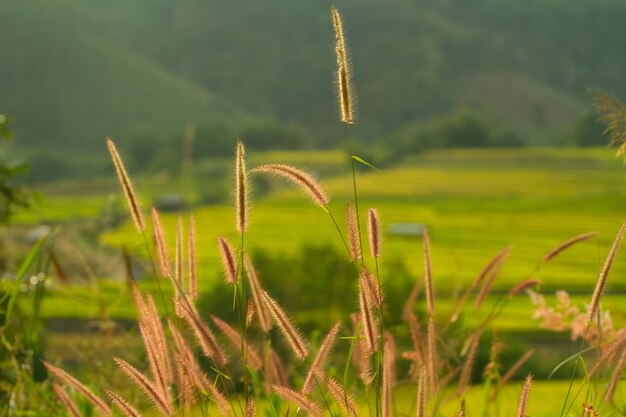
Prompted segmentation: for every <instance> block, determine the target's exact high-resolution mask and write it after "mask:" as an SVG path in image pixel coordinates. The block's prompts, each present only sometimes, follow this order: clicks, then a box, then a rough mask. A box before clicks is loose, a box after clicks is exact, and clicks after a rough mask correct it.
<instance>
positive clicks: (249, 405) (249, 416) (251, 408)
mask: <svg viewBox="0 0 626 417" xmlns="http://www.w3.org/2000/svg"><path fill="white" fill-rule="evenodd" d="M254 416H256V406H255V405H254V400H253V399H252V397H249V398H248V401H247V402H246V417H254Z"/></svg>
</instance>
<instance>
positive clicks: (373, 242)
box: [367, 208, 381, 258]
mask: <svg viewBox="0 0 626 417" xmlns="http://www.w3.org/2000/svg"><path fill="white" fill-rule="evenodd" d="M367 231H368V232H369V233H368V234H369V241H370V252H371V254H372V256H373V257H374V258H378V257H380V240H381V238H380V236H381V234H380V217H379V215H378V210H376V209H374V208H370V209H368V210H367Z"/></svg>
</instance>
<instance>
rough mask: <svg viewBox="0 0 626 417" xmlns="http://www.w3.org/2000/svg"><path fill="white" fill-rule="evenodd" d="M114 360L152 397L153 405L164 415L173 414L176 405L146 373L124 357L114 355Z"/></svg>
mask: <svg viewBox="0 0 626 417" xmlns="http://www.w3.org/2000/svg"><path fill="white" fill-rule="evenodd" d="M113 360H114V361H115V363H116V364H117V365H118V366H119V367H120V369H121V370H122V371H123V372H124V373H125V374H126V376H128V378H129V379H130V380H131V381H132V382H133V383H134V384H135V385H137V386H138V387H139V388H140V389H141V390H142V391H143V392H144V393H145V394H146V396H147V397H148V399H150V401H151V402H152V403H153V405H154V406H155V407H156V408H157V409H158V410H159V412H160V413H161V414H162V415H164V416H173V415H174V407H173V406H172V404H171V403H170V402H168V401H167V399H166V398H165V397H164V396H163V395H162V393H161V392H160V391H159V390H158V389H157V387H155V386H154V384H153V383H152V382H151V381H150V380H149V379H148V378H146V376H145V375H144V374H142V373H141V372H139V371H138V370H137V369H135V368H134V367H133V366H132V365H130V364H129V363H128V362H126V361H125V360H124V359H121V358H118V357H114V358H113Z"/></svg>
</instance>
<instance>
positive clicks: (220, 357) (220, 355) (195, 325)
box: [176, 300, 227, 366]
mask: <svg viewBox="0 0 626 417" xmlns="http://www.w3.org/2000/svg"><path fill="white" fill-rule="evenodd" d="M176 303H177V304H178V306H179V307H178V308H179V309H180V311H181V312H182V318H183V319H184V320H185V322H186V323H187V325H188V326H189V327H190V328H191V330H193V333H194V334H195V336H196V340H197V341H198V343H200V347H201V348H202V352H203V353H204V354H205V356H206V357H207V358H211V359H213V360H214V361H215V363H217V365H219V366H222V365H224V364H225V363H226V362H227V358H226V354H225V353H224V351H223V350H222V347H221V346H220V345H219V343H218V342H217V339H216V337H215V335H214V334H213V332H212V331H211V329H210V328H209V326H207V325H206V324H205V323H204V322H203V321H202V319H201V318H200V316H199V314H198V312H197V311H196V310H195V308H193V307H192V306H190V305H188V303H185V302H183V301H180V300H177V301H176Z"/></svg>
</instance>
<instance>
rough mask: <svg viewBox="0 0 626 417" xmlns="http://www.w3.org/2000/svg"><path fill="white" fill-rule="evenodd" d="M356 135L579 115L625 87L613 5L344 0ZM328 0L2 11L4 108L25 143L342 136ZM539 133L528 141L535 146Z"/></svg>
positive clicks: (0, 95) (548, 121)
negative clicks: (271, 130) (270, 128)
mask: <svg viewBox="0 0 626 417" xmlns="http://www.w3.org/2000/svg"><path fill="white" fill-rule="evenodd" d="M337 6H338V7H339V8H340V10H341V12H342V14H343V15H344V18H345V29H346V33H347V35H348V41H349V46H350V49H351V57H352V62H353V67H354V79H355V84H356V92H357V96H358V124H357V125H356V127H355V129H354V131H355V134H357V135H358V136H359V137H361V138H363V139H369V140H376V139H380V138H385V137H386V136H388V135H389V134H391V133H392V132H396V131H402V130H403V129H405V128H406V127H407V126H415V125H416V124H420V123H426V122H428V121H429V120H430V119H431V118H433V117H440V116H446V115H450V114H452V113H457V112H459V111H467V110H469V111H472V112H477V113H479V114H482V115H484V116H485V117H486V118H488V119H489V120H492V121H493V122H494V123H497V124H500V125H502V126H504V127H505V128H507V129H513V130H516V131H518V132H522V133H523V134H524V135H525V139H524V140H525V141H526V142H527V143H528V142H530V143H533V144H535V145H536V144H540V143H537V142H539V141H540V140H543V139H544V137H545V135H542V133H544V132H545V131H553V130H554V129H561V130H563V131H567V128H568V127H569V126H571V125H572V124H573V123H574V122H575V121H576V120H579V119H580V117H581V116H583V115H584V114H588V113H590V112H591V111H592V110H591V106H590V105H589V102H590V98H589V95H588V93H587V88H588V87H602V88H605V89H608V90H611V91H615V92H616V93H617V94H618V95H624V94H626V84H625V83H623V82H622V77H623V74H624V70H625V69H626V57H623V56H622V54H620V53H619V52H620V51H622V50H623V46H624V45H623V43H624V39H626V37H625V36H624V35H625V32H626V29H624V25H623V24H622V22H623V21H624V20H625V19H626V4H625V3H623V2H621V1H618V0H602V1H596V2H587V1H585V0H569V1H564V0H529V1H526V2H522V3H520V2H516V1H513V0H508V1H502V0H499V1H496V0H476V1H472V2H471V4H470V2H467V1H464V0H441V1H437V2H426V1H408V0H390V1H388V2H378V1H373V0H367V1H363V0H359V1H357V0H344V1H342V2H341V3H340V4H337ZM329 10H330V2H284V1H280V0H260V1H255V2H244V3H238V2H221V1H214V0H205V1H199V0H180V1H177V2H175V3H174V2H169V1H164V0H133V1H122V0H112V1H109V2H101V1H96V0H60V1H56V2H48V1H41V0H36V1H29V2H24V1H18V0H7V1H5V2H3V6H2V13H1V14H0V50H1V51H2V59H0V111H2V112H6V113H9V114H13V115H15V119H16V122H15V126H14V129H15V131H16V133H17V136H18V138H19V140H18V143H21V144H22V145H23V146H30V147H33V146H39V147H40V149H44V148H41V147H42V146H48V144H54V145H55V146H57V145H60V144H69V145H72V146H79V145H81V144H85V145H91V144H93V143H94V142H95V143H97V144H98V146H101V140H102V137H103V136H104V135H105V134H112V135H115V136H120V135H122V136H123V135H127V134H129V133H130V132H136V131H137V130H142V129H144V130H150V131H158V132H165V131H167V132H173V131H176V132H181V131H182V129H183V127H184V126H185V124H186V123H187V122H189V121H191V122H195V123H196V125H200V126H202V125H211V124H212V123H213V122H215V121H219V122H225V123H229V122H240V121H241V120H242V117H245V116H243V115H244V114H250V115H253V116H255V117H261V118H264V120H271V121H273V122H274V123H276V124H278V125H285V124H288V123H289V124H292V125H294V126H299V127H303V128H304V129H306V130H308V131H309V133H310V135H311V140H310V141H311V142H312V143H311V145H313V146H324V145H326V146H328V145H332V144H334V143H336V141H337V137H338V136H339V135H340V134H341V130H340V129H341V127H340V126H338V123H337V116H336V105H335V93H334V87H333V75H332V73H333V68H334V65H335V63H334V60H335V58H334V53H333V48H332V46H333V41H334V40H333V36H334V35H333V33H332V27H331V23H330V13H329ZM538 137H539V138H541V139H537V138H538Z"/></svg>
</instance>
